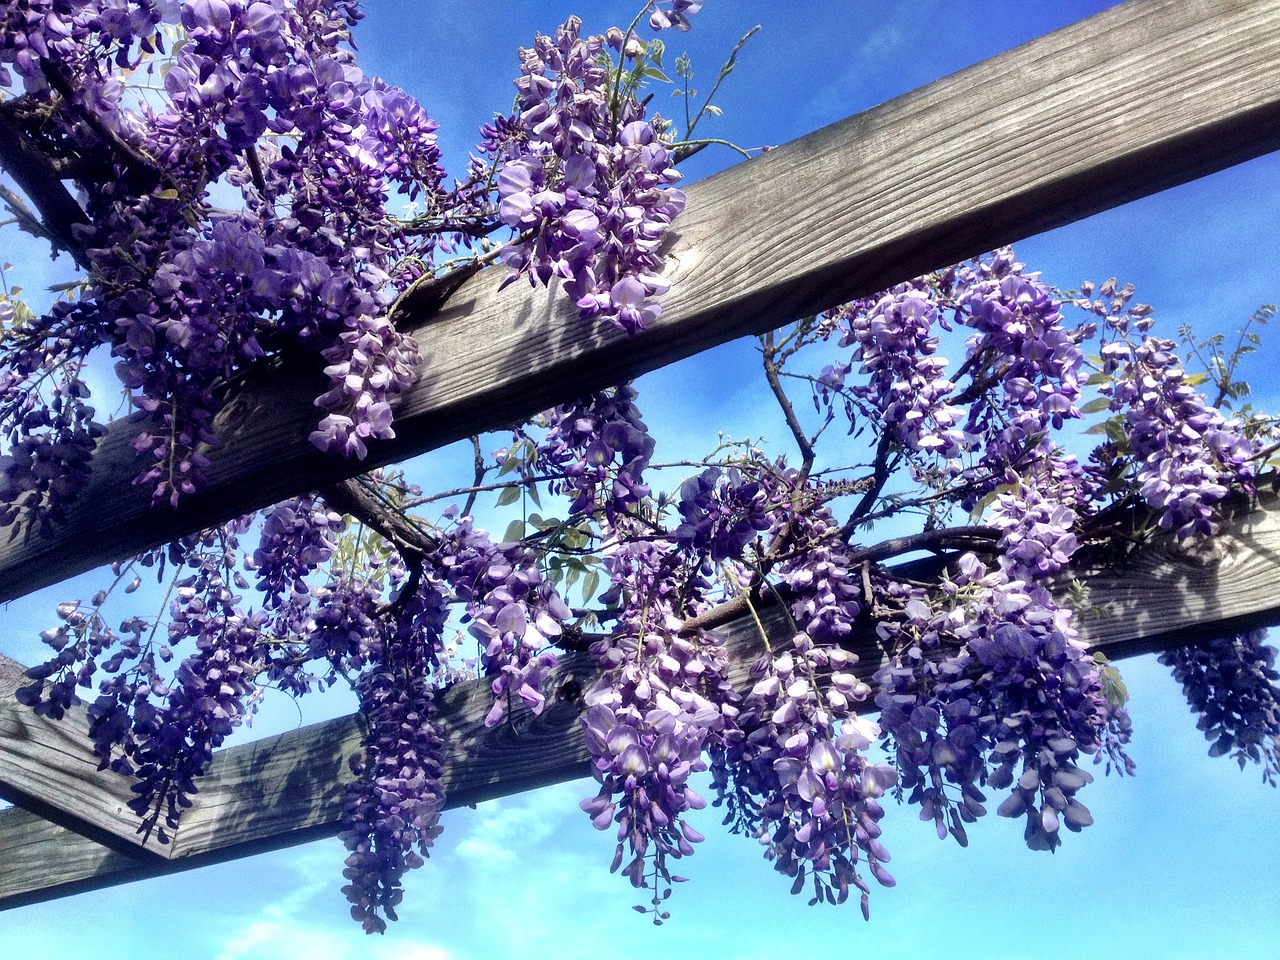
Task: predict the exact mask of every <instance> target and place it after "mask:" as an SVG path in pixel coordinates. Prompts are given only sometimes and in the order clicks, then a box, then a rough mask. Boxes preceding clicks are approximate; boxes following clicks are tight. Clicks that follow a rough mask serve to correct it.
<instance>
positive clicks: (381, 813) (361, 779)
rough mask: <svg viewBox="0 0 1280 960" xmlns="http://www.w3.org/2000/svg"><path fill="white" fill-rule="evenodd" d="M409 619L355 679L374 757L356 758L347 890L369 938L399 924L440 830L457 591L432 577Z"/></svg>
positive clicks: (346, 834) (407, 604)
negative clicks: (446, 663)
mask: <svg viewBox="0 0 1280 960" xmlns="http://www.w3.org/2000/svg"><path fill="white" fill-rule="evenodd" d="M402 601H403V602H402V610H401V615H400V617H399V618H398V619H397V620H396V621H395V622H392V623H388V622H385V621H383V622H381V623H380V624H379V628H380V629H379V632H378V634H377V635H376V636H375V637H374V638H371V639H372V642H373V644H374V646H375V647H376V654H377V656H376V661H375V663H374V665H373V666H372V668H371V669H369V670H367V671H365V672H364V673H362V674H360V676H359V678H358V679H357V681H356V683H355V691H356V695H357V697H358V698H359V701H360V714H361V717H362V719H363V721H364V724H365V736H364V755H363V756H357V757H353V758H352V762H351V767H352V771H353V772H354V773H355V774H356V780H355V781H354V782H353V783H352V784H351V785H350V786H349V787H348V788H347V794H346V800H345V803H344V806H343V831H342V833H341V839H342V842H343V844H344V845H345V846H346V848H347V851H348V855H347V859H346V868H345V869H344V870H343V876H344V877H345V878H346V879H347V880H348V881H349V882H348V883H347V885H346V886H344V887H343V888H342V892H343V894H345V895H346V898H347V900H348V901H349V902H350V904H351V916H352V918H353V919H355V920H357V921H358V922H360V924H361V925H362V926H363V927H364V930H365V932H366V933H382V932H384V931H385V930H386V926H387V925H386V921H387V920H395V919H396V907H397V906H398V905H399V904H400V901H401V899H402V898H403V896H404V889H403V886H402V884H401V880H402V878H403V876H404V873H405V871H406V870H410V869H413V868H415V867H419V866H421V865H422V863H423V859H424V858H425V857H426V856H427V855H428V851H429V850H430V848H431V846H432V845H433V843H434V842H435V838H436V837H437V836H439V834H440V825H439V820H440V812H441V810H443V808H444V789H443V787H442V786H441V783H440V775H441V771H442V769H443V765H444V758H445V752H446V745H445V742H444V737H443V736H442V734H441V732H440V729H439V727H438V725H437V724H436V722H435V716H436V705H435V689H436V686H437V679H438V677H437V674H438V671H439V669H440V668H441V666H442V664H441V654H442V651H443V638H444V630H445V624H446V622H447V619H448V595H447V592H446V591H445V590H444V589H443V584H441V583H440V582H439V581H437V580H436V579H435V578H434V577H433V576H431V575H429V574H428V575H424V576H422V578H421V580H420V581H419V582H418V583H417V586H416V589H414V590H413V592H412V595H411V596H408V597H403V598H402Z"/></svg>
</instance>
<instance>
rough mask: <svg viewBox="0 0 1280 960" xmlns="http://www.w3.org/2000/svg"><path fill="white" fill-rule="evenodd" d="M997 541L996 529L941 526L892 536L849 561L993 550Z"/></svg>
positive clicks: (856, 553) (875, 561) (876, 561)
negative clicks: (906, 555) (931, 552)
mask: <svg viewBox="0 0 1280 960" xmlns="http://www.w3.org/2000/svg"><path fill="white" fill-rule="evenodd" d="M999 539H1000V531H999V530H998V529H996V528H995V527H987V526H979V527H940V528H938V529H935V530H922V531H921V532H920V533H914V534H911V535H909V536H905V537H894V538H893V539H891V540H885V541H882V542H881V543H878V544H876V545H875V546H874V547H866V548H863V549H860V550H855V551H854V552H853V553H852V554H851V560H852V561H864V560H866V561H870V562H872V563H878V562H879V561H881V560H888V559H889V558H891V557H899V556H902V555H903V554H904V553H913V552H914V551H916V550H932V551H939V550H948V549H961V550H992V549H994V547H995V544H996V541H997V540H999Z"/></svg>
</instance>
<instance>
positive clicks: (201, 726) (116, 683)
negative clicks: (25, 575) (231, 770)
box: [19, 518, 265, 843]
mask: <svg viewBox="0 0 1280 960" xmlns="http://www.w3.org/2000/svg"><path fill="white" fill-rule="evenodd" d="M249 521H250V518H240V519H238V520H235V521H232V522H231V523H229V524H225V525H223V526H222V527H218V528H216V529H213V530H209V531H205V532H204V533H202V534H200V535H197V536H193V537H188V538H185V539H184V540H182V541H180V542H178V543H175V544H172V545H170V547H169V548H168V549H167V550H166V551H164V552H163V553H161V554H159V556H157V554H154V553H153V554H149V555H146V556H143V557H139V558H136V559H135V561H134V562H133V563H132V564H129V565H128V567H127V568H126V567H123V566H122V567H121V568H120V572H119V573H118V574H117V578H116V584H117V585H118V584H119V583H120V582H121V581H122V580H123V579H124V577H125V576H126V575H127V574H128V573H129V572H130V570H132V569H133V567H134V566H136V565H144V566H145V565H150V564H154V563H156V562H157V561H158V560H163V561H166V562H169V563H172V564H174V566H175V568H176V569H177V571H178V573H177V575H176V577H175V579H174V580H173V584H172V597H171V599H170V600H169V603H168V610H167V614H168V620H167V627H166V629H165V632H164V636H163V638H159V637H157V629H156V628H155V627H153V626H152V625H151V624H149V623H147V621H145V620H144V619H142V618H140V617H130V618H128V619H127V620H125V621H124V622H123V623H122V624H121V627H120V630H119V631H116V630H113V629H111V628H110V627H109V626H108V625H107V622H106V621H105V619H104V617H103V615H102V613H101V608H102V607H103V605H104V604H105V603H106V602H107V600H108V596H109V593H110V591H101V592H100V593H99V594H98V595H97V596H95V597H94V602H93V607H92V609H91V610H89V611H85V610H82V609H81V605H80V604H78V603H67V604H64V605H62V606H61V607H60V608H59V611H58V614H59V618H60V619H61V621H62V624H61V625H60V626H59V627H56V628H53V629H51V630H48V631H46V632H45V634H44V635H43V639H44V640H45V642H46V643H48V644H49V645H50V646H51V647H53V648H54V649H55V650H56V651H57V654H56V655H55V657H54V658H53V659H52V660H50V661H49V662H47V663H45V664H43V665H41V666H38V667H35V668H33V669H32V670H31V671H30V673H29V676H30V677H31V678H32V679H33V680H35V681H36V683H34V684H33V685H31V686H29V687H26V688H23V689H22V690H20V691H19V700H20V701H21V702H24V703H27V704H29V705H32V706H34V707H35V708H36V710H37V712H40V713H44V714H47V715H49V716H54V717H57V716H60V715H61V714H62V712H63V711H65V710H66V709H67V708H68V707H70V706H72V705H74V704H75V703H77V702H79V699H80V698H79V696H78V694H77V688H80V689H84V688H90V687H92V686H93V684H94V679H93V678H94V676H95V674H97V673H98V670H99V669H101V671H102V673H104V674H106V676H105V677H103V678H102V679H100V680H99V681H97V687H98V697H97V699H96V700H95V701H94V702H93V703H91V704H90V705H89V708H88V717H89V721H90V729H89V735H90V738H91V740H92V742H93V748H94V752H95V753H96V754H97V756H98V757H99V761H100V769H106V768H108V767H110V768H111V769H113V770H115V771H116V772H119V773H122V774H125V775H128V776H130V777H132V778H133V780H134V784H133V792H134V793H135V794H136V796H135V797H134V799H133V800H131V801H130V803H129V807H130V808H131V809H132V810H133V811H134V812H135V813H137V814H138V817H139V828H138V832H139V833H142V834H144V835H145V836H147V837H149V836H150V835H151V834H152V833H153V832H154V833H155V835H156V837H157V839H158V840H159V841H160V842H161V843H168V842H169V840H170V838H171V835H172V832H173V830H174V829H175V828H176V827H177V825H178V821H179V818H180V816H181V812H182V810H183V809H184V808H185V807H188V806H190V802H191V801H190V798H191V796H193V795H194V794H195V793H196V792H197V791H198V783H197V781H198V778H199V777H200V775H201V774H203V773H204V772H205V770H206V769H207V767H208V765H209V761H210V760H211V759H212V757H213V751H214V750H215V749H216V748H217V747H218V746H219V745H220V744H221V743H222V742H223V741H224V740H225V739H226V738H227V736H228V735H230V733H231V732H232V730H234V729H235V728H236V727H237V726H239V725H240V724H241V723H242V722H243V721H244V719H245V718H246V717H247V716H248V715H249V714H250V713H251V712H252V710H253V708H254V704H255V703H256V699H257V696H258V693H259V684H260V680H259V676H260V674H262V673H263V671H264V669H265V654H264V647H263V645H262V641H263V639H264V636H263V634H264V625H265V617H264V616H263V615H262V614H260V613H259V614H255V613H246V612H245V611H244V610H243V609H242V608H241V606H240V599H241V598H240V595H239V594H238V592H237V591H238V590H240V589H243V588H244V587H245V586H247V582H246V581H244V580H243V578H242V577H240V575H239V574H233V573H232V572H231V571H233V570H235V568H236V566H237V558H236V550H237V549H238V544H239V537H240V536H241V535H242V534H243V533H244V532H245V531H246V530H247V529H248V526H249ZM139 580H140V578H138V577H136V576H135V579H134V580H133V581H131V582H130V583H129V584H128V585H127V586H126V587H125V590H126V591H127V592H131V591H132V590H134V589H136V588H137V586H138V583H139ZM185 641H191V642H192V643H193V644H194V646H195V652H194V653H192V654H190V655H189V656H187V657H185V658H183V659H182V660H180V661H179V662H178V665H177V668H176V671H175V672H174V675H173V677H172V678H166V677H165V675H164V673H165V671H164V670H163V669H162V667H161V663H164V662H167V661H169V660H172V659H174V648H175V647H177V646H178V645H179V644H182V643H183V642H185ZM44 680H51V681H52V682H51V683H49V684H47V685H45V686H44V687H43V689H42V685H41V681H44Z"/></svg>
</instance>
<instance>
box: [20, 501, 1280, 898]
mask: <svg viewBox="0 0 1280 960" xmlns="http://www.w3.org/2000/svg"><path fill="white" fill-rule="evenodd" d="M1277 557H1280V498H1277V497H1276V496H1275V495H1274V494H1267V495H1265V496H1264V497H1263V498H1261V500H1260V502H1259V503H1258V504H1256V505H1248V506H1245V507H1243V508H1241V509H1239V510H1238V511H1237V512H1236V513H1235V514H1234V515H1233V516H1231V517H1229V518H1228V519H1227V520H1226V521H1225V522H1224V524H1223V529H1222V531H1221V534H1220V535H1219V536H1218V537H1216V538H1214V540H1213V541H1212V542H1209V541H1203V542H1200V543H1197V544H1194V545H1192V546H1191V547H1186V546H1184V545H1180V544H1178V543H1177V542H1175V541H1174V540H1172V539H1171V538H1169V537H1164V538H1161V539H1158V540H1156V541H1155V542H1153V543H1151V544H1149V545H1147V546H1145V547H1144V548H1143V549H1141V550H1140V551H1138V552H1137V553H1136V554H1135V555H1134V556H1132V557H1131V558H1130V559H1129V560H1128V561H1127V562H1126V564H1125V565H1124V566H1123V567H1120V568H1116V569H1093V570H1077V571H1075V574H1076V575H1077V576H1078V577H1082V578H1084V579H1086V581H1087V583H1088V584H1089V603H1090V605H1091V606H1092V607H1093V608H1095V610H1096V613H1094V614H1092V615H1090V616H1089V617H1088V618H1086V619H1085V620H1084V621H1083V623H1082V625H1081V627H1082V629H1081V633H1082V637H1083V639H1085V640H1086V641H1087V642H1088V643H1089V644H1090V645H1091V646H1092V647H1093V648H1094V649H1096V650H1100V651H1102V652H1104V653H1106V654H1107V656H1109V657H1111V658H1112V659H1121V658H1124V657H1127V656H1133V655H1135V654H1138V653H1144V652H1148V651H1151V650H1156V649H1162V648H1167V647H1171V646H1177V645H1180V644H1185V643H1190V642H1194V641H1195V640H1198V639H1203V638H1207V637H1212V636H1220V635H1223V634H1226V633H1230V632H1233V631H1237V630H1246V629H1252V628H1253V627H1257V626H1264V625H1269V624H1274V623H1278V622H1280V564H1277V563H1276V558H1277ZM1064 589H1065V588H1064ZM763 621H764V624H765V627H766V629H767V630H768V632H769V633H770V634H771V635H780V634H782V633H783V632H784V631H785V630H786V622H785V617H783V616H782V615H781V613H780V612H779V611H778V610H777V609H773V610H765V611H763ZM719 634H720V635H721V636H722V637H723V638H724V640H725V643H726V645H727V646H728V648H729V653H730V660H731V663H732V665H733V666H732V672H731V676H730V679H731V681H732V682H733V684H734V686H735V687H737V688H738V689H740V690H741V689H745V688H746V687H747V686H748V685H749V680H748V676H747V671H748V669H749V664H750V663H751V661H752V659H754V657H756V656H757V655H758V654H759V653H760V652H761V650H762V649H763V645H762V642H761V640H760V637H759V633H758V631H757V628H756V626H755V623H754V621H753V620H752V619H751V618H750V617H749V616H748V617H741V618H739V619H738V620H735V621H733V622H732V623H730V624H728V625H726V626H725V627H723V628H721V629H720V630H719ZM851 647H852V649H853V650H854V651H855V652H856V653H857V654H858V656H859V667H858V669H859V670H860V672H861V674H862V675H863V676H865V677H869V676H871V674H872V673H874V672H875V670H877V669H878V668H879V667H880V666H881V665H882V664H883V663H884V655H883V652H882V650H881V648H880V645H879V643H878V642H877V640H876V638H875V635H874V632H873V631H871V630H864V631H863V632H862V634H861V635H859V636H858V637H856V638H855V639H854V640H853V641H852V642H851ZM595 675H596V671H595V669H594V668H593V667H592V665H591V663H590V661H589V660H588V658H587V657H586V656H585V655H581V654H579V655H575V656H570V657H565V658H564V659H563V660H562V661H561V663H560V665H559V667H558V669H557V671H556V673H555V674H554V676H553V677H552V679H551V680H550V682H549V684H548V687H547V689H548V690H550V691H554V692H555V693H554V694H553V696H552V697H551V698H550V704H549V706H548V709H547V710H546V712H544V714H543V715H542V716H541V717H538V718H533V717H530V716H529V715H528V713H527V712H524V711H518V712H517V713H516V714H515V715H514V716H513V718H512V723H511V724H509V725H508V724H504V725H502V726H500V727H498V728H496V729H493V730H489V729H487V728H485V727H484V724H483V717H484V715H485V713H486V712H487V711H488V707H489V695H488V683H487V682H485V681H472V682H469V683H464V684H459V685H457V686H455V687H453V688H451V689H449V690H448V691H446V692H444V693H443V694H442V695H441V697H440V720H441V722H442V723H443V724H444V726H445V728H446V731H447V740H448V742H449V744H450V745H451V756H450V758H449V760H448V762H447V764H446V768H445V775H444V785H445V789H446V791H447V793H448V798H449V803H448V806H450V807H456V806H462V805H465V804H470V803H477V802H479V801H482V800H487V799H491V798H493V797H499V796H505V795H508V794H512V793H516V792H519V791H522V790H528V789H533V788H535V787H540V786H545V785H548V784H551V783H557V782H561V781H565V780H570V779H573V778H575V777H579V776H584V775H586V774H587V773H588V766H587V759H588V758H587V753H586V748H585V745H584V744H583V740H582V735H581V730H580V726H579V724H578V722H577V721H578V716H579V711H580V709H581V700H580V699H579V698H578V696H577V691H580V690H581V689H583V688H584V687H585V686H586V685H587V684H589V683H590V682H591V680H592V679H593V678H594V677H595ZM868 706H869V705H868ZM0 744H3V741H0ZM359 745H360V736H359V729H358V724H357V721H356V719H355V718H354V717H344V718H342V719H339V720H332V721H328V722H325V723H318V724H313V725H311V726H307V727H303V728H301V729H298V730H294V731H290V732H289V733H284V734H281V735H279V736H276V737H269V738H266V739H264V740H261V741H258V742H255V743H250V744H246V745H244V746H239V747H233V748H230V749H228V750H224V751H222V752H220V753H218V754H217V755H216V756H215V758H214V763H213V766H212V768H211V770H210V772H209V774H208V775H207V776H206V777H205V779H204V781H203V783H202V785H201V789H200V793H199V794H198V795H197V796H196V798H195V805H194V806H193V807H192V808H191V809H190V810H188V811H187V812H186V813H185V814H184V819H183V821H182V823H181V824H180V825H179V828H178V831H177V834H176V837H175V839H174V842H173V844H172V846H171V847H170V848H169V849H168V851H167V852H165V854H164V855H163V856H162V857H157V858H156V859H154V860H153V861H151V862H149V863H147V862H139V861H138V859H137V858H136V857H129V856H124V855H123V854H117V855H111V852H110V851H106V852H104V851H105V848H103V847H101V846H100V845H99V844H97V843H94V842H93V841H92V840H90V839H87V838H85V837H83V836H80V835H78V834H73V833H71V832H70V831H67V830H63V829H60V828H55V827H53V826H51V825H47V824H43V823H38V822H35V821H33V820H32V819H31V817H30V816H25V817H20V816H17V815H16V814H15V812H13V811H2V812H0V909H4V908H7V907H12V906H18V905H21V904H24V903H31V902H35V901H38V900H43V899H50V898H53V897H57V896H62V895H64V894H66V893H70V892H78V891H80V890H86V889H93V888H95V887H101V886H108V885H111V884H114V883H120V882H125V881H127V880H132V879H136V878H138V877H141V876H154V875H157V874H160V873H169V872H173V871H175V870H185V869H191V868H193V867H197V866H202V865H204V864H208V863H212V862H217V861H220V860H229V859H234V858H237V857H242V856H248V855H250V854H253V853H261V852H263V851H265V850H269V849H275V848H278V847H283V846H289V845H292V844H296V843H301V842H303V841H305V840H310V839H313V838H316V837H321V836H328V835H332V834H334V833H336V832H337V831H338V829H339V820H340V818H341V814H342V794H343V787H344V786H345V785H346V783H348V782H349V781H350V773H349V772H348V767H347V760H348V758H349V757H350V756H352V755H353V754H354V753H355V752H356V751H357V750H358V749H359ZM83 777H84V779H83V780H82V781H81V782H80V783H79V784H77V785H76V786H75V788H74V789H70V790H68V791H67V792H65V793H61V794H59V795H58V796H53V795H50V796H46V797H45V798H44V800H43V803H44V804H45V806H46V807H48V806H51V805H54V804H58V805H59V806H60V809H61V812H62V816H63V817H64V819H65V820H66V821H72V820H74V817H75V816H76V815H78V813H79V811H81V810H82V809H84V808H83V806H82V804H86V803H87V806H88V807H89V809H91V810H92V809H95V808H97V807H100V806H101V802H100V801H94V800H92V799H90V800H88V801H86V800H85V798H92V797H93V796H94V795H95V794H97V793H98V792H99V791H102V792H105V793H106V794H107V795H113V791H114V790H115V789H116V788H115V787H112V786H110V785H108V783H107V782H106V781H108V780H110V779H115V778H112V777H111V775H109V774H96V773H87V774H83ZM59 797H60V798H61V799H60V800H59ZM91 826H92V825H91ZM90 832H92V830H91V831H90ZM11 850H13V851H18V852H19V854H18V855H17V856H12V857H11V856H10V851H11Z"/></svg>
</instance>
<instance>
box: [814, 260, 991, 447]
mask: <svg viewBox="0 0 1280 960" xmlns="http://www.w3.org/2000/svg"><path fill="white" fill-rule="evenodd" d="M825 319H826V322H827V323H829V324H831V325H832V329H837V328H838V329H840V330H842V331H843V336H842V337H841V339H840V346H841V347H853V348H854V350H853V356H852V358H851V360H849V361H848V362H845V363H838V364H832V365H830V366H828V367H826V368H825V369H823V371H822V373H821V375H820V376H819V378H818V383H817V390H818V394H817V396H818V398H819V399H820V400H821V401H822V402H824V403H825V404H826V405H827V406H830V405H831V403H832V400H833V398H834V397H835V396H837V395H841V394H843V395H844V397H845V403H846V406H845V413H846V415H847V416H848V417H849V420H850V429H853V428H854V427H855V426H856V417H855V413H854V404H855V403H856V404H857V406H858V408H859V410H860V412H861V414H862V416H863V417H865V418H867V419H870V420H872V421H873V422H880V423H883V424H884V425H885V429H886V431H887V432H888V433H889V435H891V436H892V437H893V439H894V441H895V442H896V443H898V444H901V445H902V446H903V447H905V448H906V449H908V450H917V451H928V452H932V453H936V454H937V455H938V456H941V457H945V458H953V457H956V456H959V454H960V453H961V451H963V450H965V449H967V448H968V446H969V443H968V440H967V438H966V437H965V435H964V433H963V432H962V431H961V430H960V429H959V425H960V421H961V414H962V411H961V410H960V409H959V408H958V407H956V406H953V405H952V404H951V403H949V402H948V397H949V396H950V395H951V393H952V391H953V390H954V389H955V384H953V383H952V382H951V381H950V380H948V379H947V378H946V376H945V371H946V368H947V365H948V360H947V358H946V357H944V356H941V355H939V353H938V336H937V333H936V332H935V327H937V328H941V329H943V330H949V329H950V324H949V323H948V321H947V319H946V317H945V315H944V312H943V307H942V304H941V303H940V302H939V298H938V297H937V296H936V295H934V294H933V292H932V291H930V290H929V289H928V287H927V285H926V284H924V283H921V282H919V281H917V282H914V283H904V284H900V285H898V286H896V287H894V288H893V289H892V290H889V291H886V292H885V294H884V295H883V296H881V297H879V298H877V299H875V300H870V299H868V300H860V301H857V302H855V303H853V304H849V305H848V306H846V307H843V308H841V309H839V310H837V311H831V312H830V313H828V315H827V316H826V318H825ZM855 364H856V365H857V371H858V374H859V377H865V378H866V379H865V382H864V381H862V380H859V381H857V382H855V383H850V384H849V386H848V388H847V391H846V390H845V383H846V380H847V379H848V378H849V376H850V375H851V374H852V373H853V370H854V365H855Z"/></svg>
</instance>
